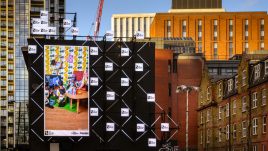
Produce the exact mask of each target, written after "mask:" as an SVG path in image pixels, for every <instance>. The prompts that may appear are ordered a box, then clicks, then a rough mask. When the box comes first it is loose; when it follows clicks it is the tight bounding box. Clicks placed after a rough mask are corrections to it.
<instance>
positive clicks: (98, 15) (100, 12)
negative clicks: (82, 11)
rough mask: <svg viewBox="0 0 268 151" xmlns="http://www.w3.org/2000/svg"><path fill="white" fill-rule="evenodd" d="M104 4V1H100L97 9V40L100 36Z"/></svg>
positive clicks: (95, 35)
mask: <svg viewBox="0 0 268 151" xmlns="http://www.w3.org/2000/svg"><path fill="white" fill-rule="evenodd" d="M103 4H104V0H99V5H98V9H97V16H96V22H95V30H94V37H95V38H96V37H97V36H99V31H100V24H101V17H102V9H103Z"/></svg>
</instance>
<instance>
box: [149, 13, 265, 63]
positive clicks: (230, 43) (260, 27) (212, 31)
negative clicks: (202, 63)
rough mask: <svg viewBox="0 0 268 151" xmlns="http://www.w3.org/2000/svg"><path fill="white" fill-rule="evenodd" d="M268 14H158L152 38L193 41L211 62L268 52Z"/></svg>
mask: <svg viewBox="0 0 268 151" xmlns="http://www.w3.org/2000/svg"><path fill="white" fill-rule="evenodd" d="M267 24H268V15H267V12H225V11H224V10H215V9H206V10H200V9H186V10H184V11H180V10H179V9H178V11H176V12H172V11H171V12H169V13H156V15H155V16H154V20H153V22H152V24H151V31H150V35H151V37H192V38H193V40H194V41H195V42H196V44H195V45H196V51H197V52H202V53H204V55H205V57H206V59H207V60H211V59H216V60H218V59H220V60H226V59H229V58H230V57H232V56H233V55H235V54H242V52H253V51H256V50H267V49H268V37H267V36H265V35H267V34H268V26H267Z"/></svg>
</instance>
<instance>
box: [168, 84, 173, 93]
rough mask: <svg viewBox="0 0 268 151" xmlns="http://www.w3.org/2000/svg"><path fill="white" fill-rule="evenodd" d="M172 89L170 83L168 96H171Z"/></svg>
mask: <svg viewBox="0 0 268 151" xmlns="http://www.w3.org/2000/svg"><path fill="white" fill-rule="evenodd" d="M171 89H172V87H171V83H168V96H171V94H172V93H171V91H172V90H171Z"/></svg>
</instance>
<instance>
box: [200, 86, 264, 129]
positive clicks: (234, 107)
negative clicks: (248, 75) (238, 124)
mask: <svg viewBox="0 0 268 151" xmlns="http://www.w3.org/2000/svg"><path fill="white" fill-rule="evenodd" d="M251 95H252V97H251V98H252V100H251V101H252V107H251V108H252V109H255V108H257V107H258V104H261V106H265V105H266V104H267V90H266V89H262V90H261V92H260V95H261V96H260V98H261V100H260V102H258V101H259V100H258V98H259V97H258V92H253V93H252V94H251ZM241 105H242V108H241V111H242V112H246V111H247V109H248V103H247V97H246V96H243V97H242V100H241ZM230 107H231V105H230V104H229V103H227V104H226V105H225V106H224V107H221V106H219V108H218V109H219V111H218V119H219V120H221V119H222V113H223V110H225V116H226V117H229V115H230ZM236 113H237V101H236V100H233V101H232V114H233V115H235V114H236ZM206 119H207V120H206V122H209V121H210V119H211V110H210V109H208V110H207V118H206ZM203 122H204V116H203V112H200V124H203Z"/></svg>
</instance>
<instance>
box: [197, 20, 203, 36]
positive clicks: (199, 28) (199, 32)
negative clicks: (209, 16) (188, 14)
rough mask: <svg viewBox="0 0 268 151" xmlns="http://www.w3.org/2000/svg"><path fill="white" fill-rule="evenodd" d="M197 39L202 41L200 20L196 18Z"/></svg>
mask: <svg viewBox="0 0 268 151" xmlns="http://www.w3.org/2000/svg"><path fill="white" fill-rule="evenodd" d="M198 41H202V20H198Z"/></svg>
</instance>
